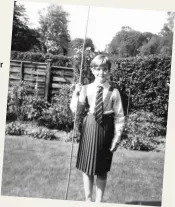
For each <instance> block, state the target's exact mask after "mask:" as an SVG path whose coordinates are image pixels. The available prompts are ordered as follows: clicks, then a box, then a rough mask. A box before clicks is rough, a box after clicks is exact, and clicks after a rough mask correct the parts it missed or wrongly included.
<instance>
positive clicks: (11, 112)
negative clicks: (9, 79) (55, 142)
mask: <svg viewBox="0 0 175 207" xmlns="http://www.w3.org/2000/svg"><path fill="white" fill-rule="evenodd" d="M49 106H50V104H49V103H48V102H47V101H45V100H44V99H42V98H40V97H38V96H36V95H34V96H33V95H32V93H31V86H30V85H28V84H26V83H25V82H21V83H20V84H19V85H17V86H13V87H10V88H9V92H8V102H7V116H6V120H7V121H14V120H18V121H19V120H20V121H27V120H31V121H33V120H37V119H38V118H39V117H40V116H41V114H42V111H43V110H44V109H47V108H48V107H49Z"/></svg>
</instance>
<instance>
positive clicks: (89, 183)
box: [83, 173, 94, 201]
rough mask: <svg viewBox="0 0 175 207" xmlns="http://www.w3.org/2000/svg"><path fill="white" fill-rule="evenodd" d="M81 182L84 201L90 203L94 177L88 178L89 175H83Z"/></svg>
mask: <svg viewBox="0 0 175 207" xmlns="http://www.w3.org/2000/svg"><path fill="white" fill-rule="evenodd" d="M83 182H84V190H85V197H86V201H92V191H93V184H94V176H90V175H87V174H85V173H83Z"/></svg>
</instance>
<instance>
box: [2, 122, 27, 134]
mask: <svg viewBox="0 0 175 207" xmlns="http://www.w3.org/2000/svg"><path fill="white" fill-rule="evenodd" d="M5 134H6V135H17V136H20V135H24V134H25V128H24V127H23V126H22V125H21V124H20V123H19V122H11V123H9V124H7V125H6V129H5Z"/></svg>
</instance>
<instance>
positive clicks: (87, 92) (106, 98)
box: [70, 82, 125, 143]
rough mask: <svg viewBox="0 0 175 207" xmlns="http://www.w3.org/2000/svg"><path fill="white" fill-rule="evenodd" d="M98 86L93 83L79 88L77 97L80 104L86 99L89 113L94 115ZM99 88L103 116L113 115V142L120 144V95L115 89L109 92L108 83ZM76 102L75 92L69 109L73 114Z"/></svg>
mask: <svg viewBox="0 0 175 207" xmlns="http://www.w3.org/2000/svg"><path fill="white" fill-rule="evenodd" d="M98 86H99V84H97V83H96V82H93V83H91V84H88V85H84V86H82V88H81V91H80V95H79V102H80V104H84V103H85V98H86V97H87V99H88V104H89V113H94V109H95V101H96V94H97V90H98ZM101 86H103V114H110V113H114V114H115V116H114V126H115V133H114V140H113V141H114V142H117V143H118V142H120V137H121V134H122V131H123V128H124V122H125V117H124V112H123V106H122V101H121V97H120V93H119V91H118V90H117V89H116V88H115V89H114V90H113V91H112V92H110V91H109V88H110V84H109V83H108V82H105V83H103V84H101ZM77 100H78V97H77V95H76V92H75V91H74V93H73V96H72V99H71V103H70V108H71V110H72V112H75V110H76V104H77Z"/></svg>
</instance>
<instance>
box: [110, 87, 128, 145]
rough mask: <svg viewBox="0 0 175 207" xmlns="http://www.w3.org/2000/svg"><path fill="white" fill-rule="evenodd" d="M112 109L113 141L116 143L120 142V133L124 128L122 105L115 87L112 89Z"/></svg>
mask: <svg viewBox="0 0 175 207" xmlns="http://www.w3.org/2000/svg"><path fill="white" fill-rule="evenodd" d="M113 110H114V114H115V116H114V128H115V131H114V139H113V141H114V142H116V143H119V142H120V139H121V134H122V132H123V129H124V124H125V116H124V111H123V105H122V100H121V96H120V93H119V91H118V90H117V89H114V91H113Z"/></svg>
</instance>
